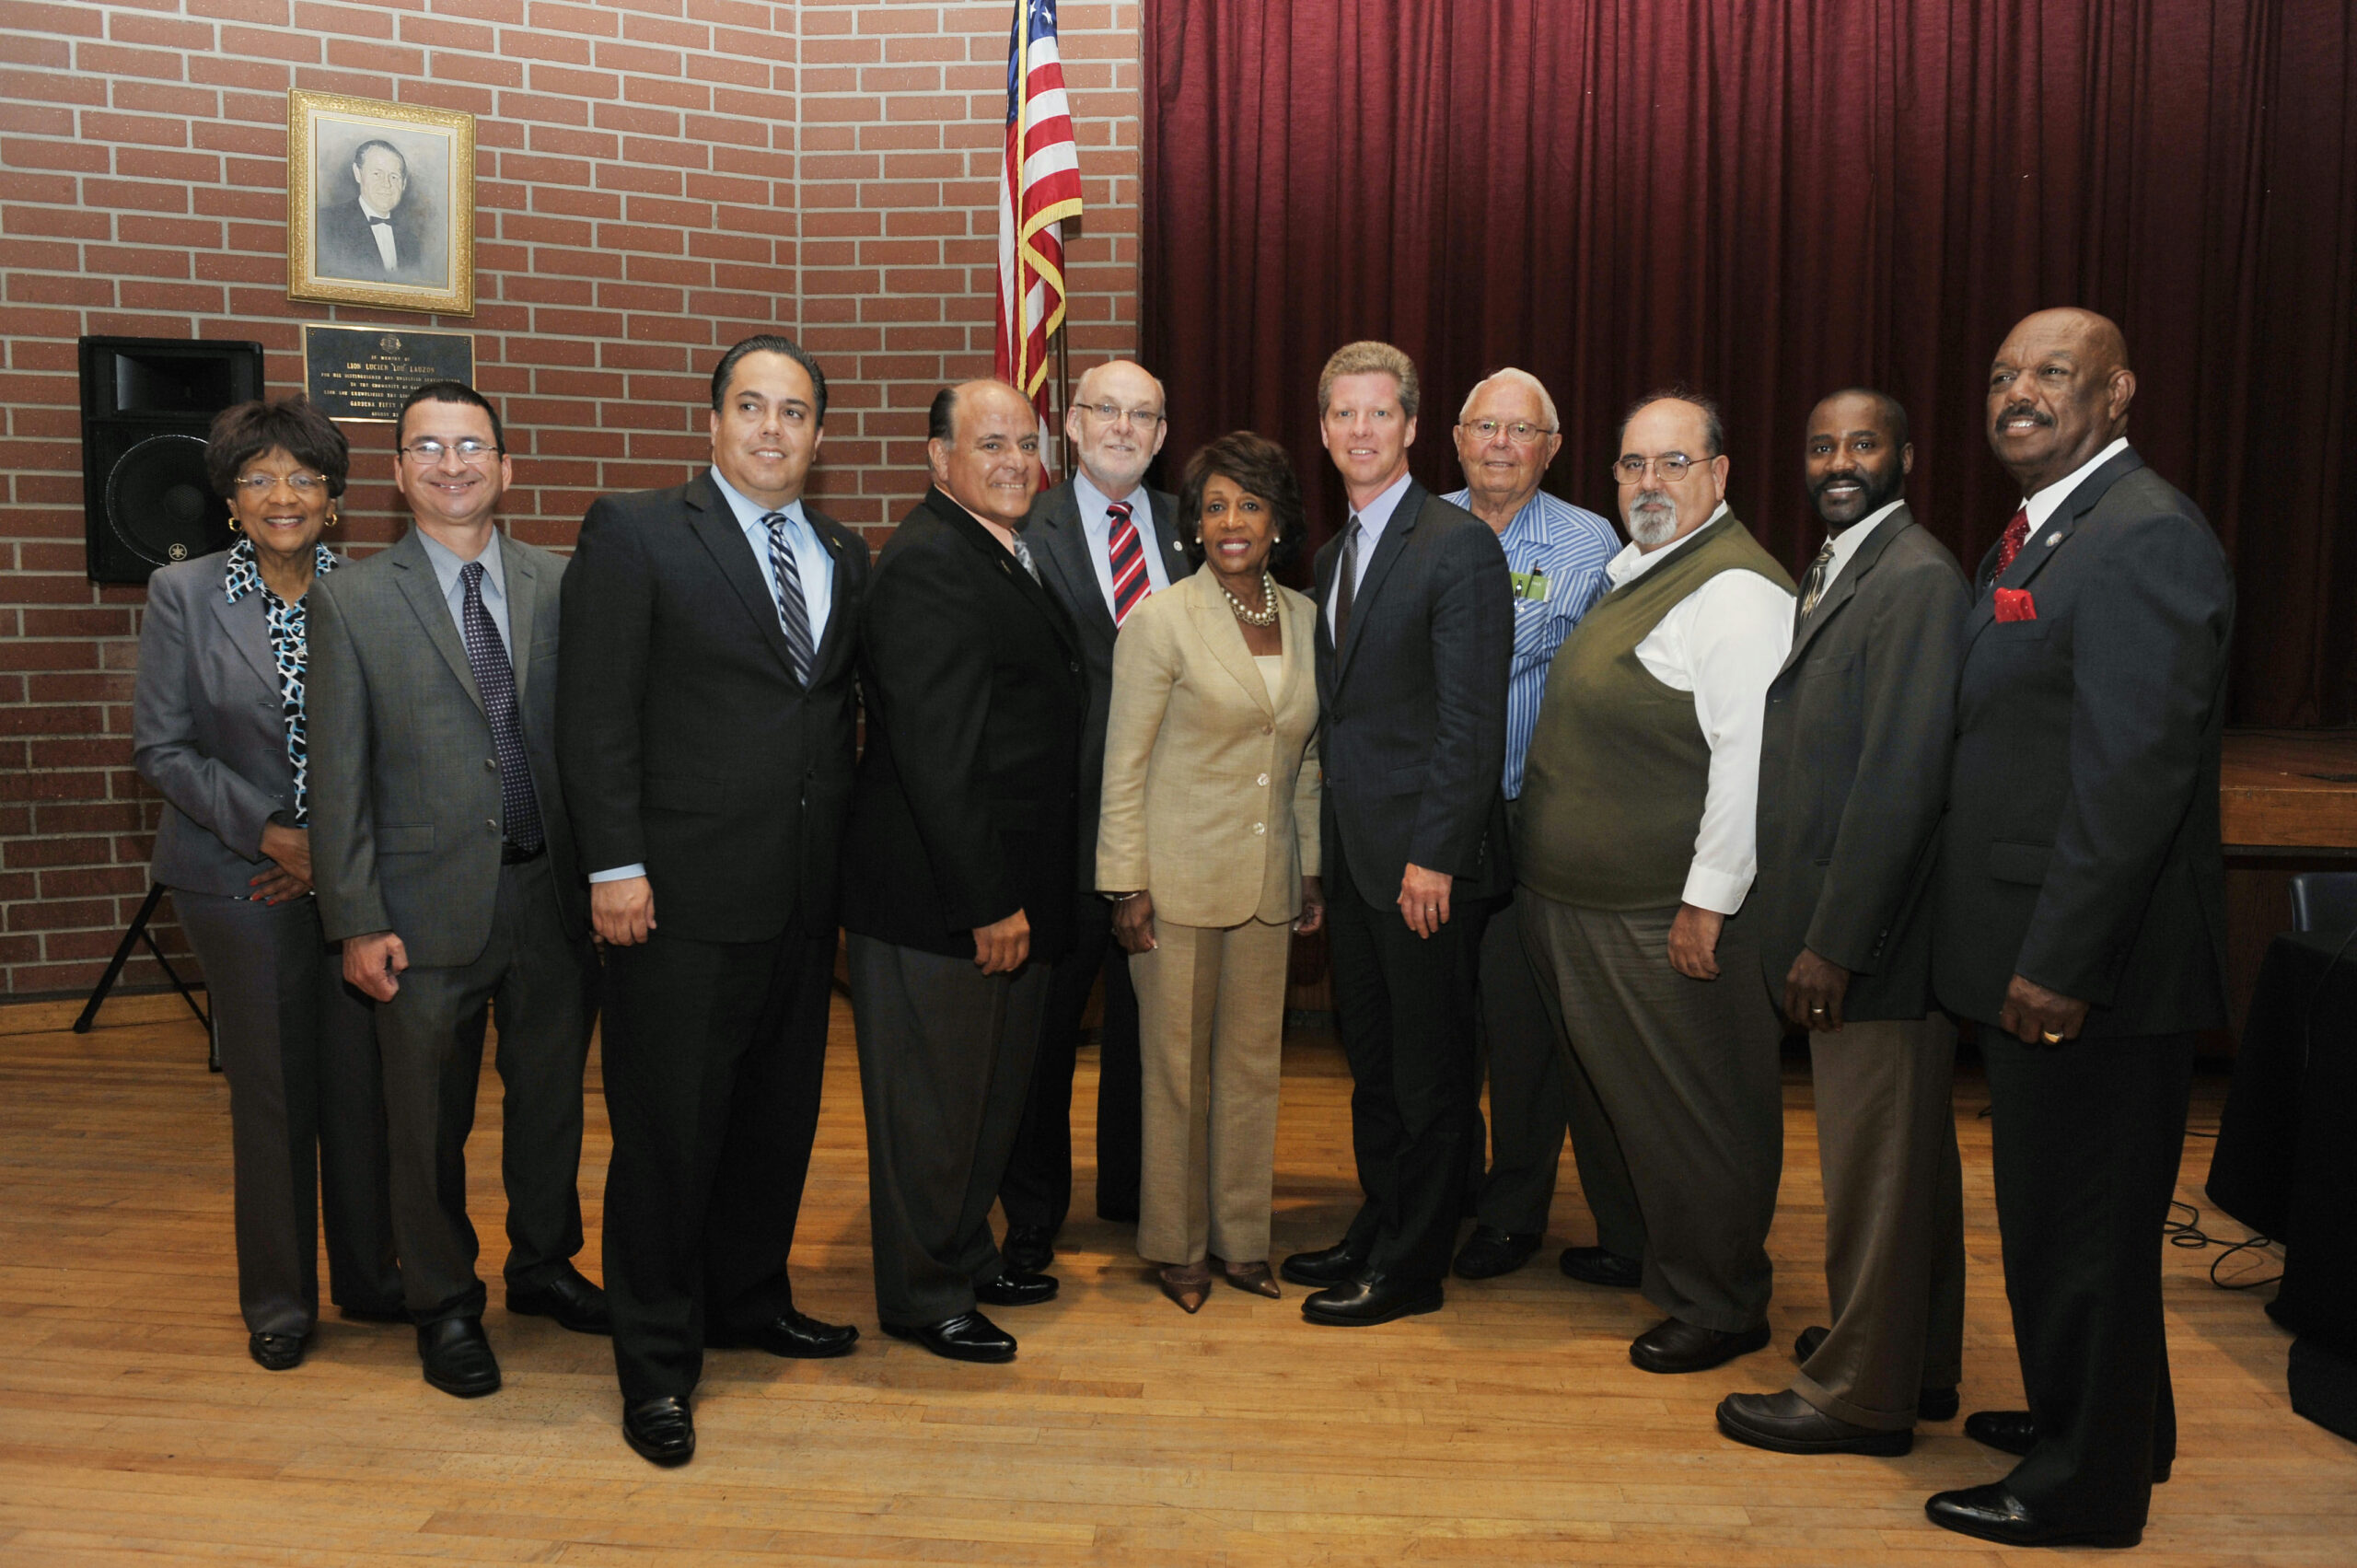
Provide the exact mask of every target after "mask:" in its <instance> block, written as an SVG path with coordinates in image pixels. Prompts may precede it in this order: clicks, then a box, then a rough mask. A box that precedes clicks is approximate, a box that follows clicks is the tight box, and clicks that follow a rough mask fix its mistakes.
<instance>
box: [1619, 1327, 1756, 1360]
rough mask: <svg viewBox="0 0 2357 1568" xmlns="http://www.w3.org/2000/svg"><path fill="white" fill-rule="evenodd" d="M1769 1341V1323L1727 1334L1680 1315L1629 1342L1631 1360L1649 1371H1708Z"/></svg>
mask: <svg viewBox="0 0 2357 1568" xmlns="http://www.w3.org/2000/svg"><path fill="white" fill-rule="evenodd" d="M1767 1342H1768V1325H1767V1324H1765V1323H1762V1324H1760V1325H1759V1327H1758V1328H1756V1329H1746V1330H1743V1331H1742V1332H1741V1333H1739V1334H1723V1333H1721V1332H1719V1331H1718V1330H1716V1329H1705V1328H1703V1327H1702V1326H1701V1324H1699V1323H1689V1322H1686V1321H1684V1320H1683V1319H1681V1318H1663V1319H1662V1320H1661V1321H1660V1322H1658V1323H1656V1324H1655V1325H1654V1326H1653V1327H1652V1328H1650V1329H1648V1330H1645V1331H1644V1332H1643V1333H1642V1334H1639V1335H1638V1336H1637V1337H1636V1339H1635V1340H1633V1341H1631V1342H1630V1345H1629V1359H1630V1360H1631V1361H1633V1362H1635V1363H1636V1364H1637V1365H1639V1366H1640V1367H1642V1368H1643V1369H1644V1370H1645V1371H1647V1372H1707V1371H1709V1370H1710V1369H1711V1368H1712V1367H1713V1366H1719V1365H1724V1364H1725V1363H1727V1362H1730V1361H1733V1360H1734V1359H1735V1358H1736V1356H1739V1355H1748V1354H1750V1353H1752V1352H1753V1351H1756V1350H1758V1349H1759V1348H1760V1347H1761V1346H1762V1345H1764V1344H1766V1343H1767Z"/></svg>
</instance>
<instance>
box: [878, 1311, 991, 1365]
mask: <svg viewBox="0 0 2357 1568" xmlns="http://www.w3.org/2000/svg"><path fill="white" fill-rule="evenodd" d="M884 1331H885V1332H886V1333H888V1334H889V1335H891V1336H892V1337H893V1338H894V1339H896V1340H906V1341H908V1342H910V1343H911V1344H912V1345H923V1347H924V1348H925V1349H927V1350H929V1351H931V1352H933V1353H934V1354H935V1355H944V1356H947V1357H948V1358H949V1359H950V1360H952V1361H987V1362H1000V1361H1013V1360H1014V1359H1015V1336H1014V1335H1013V1334H1010V1333H1008V1332H1007V1331H1006V1330H1004V1329H1002V1328H1000V1327H999V1326H998V1325H997V1324H995V1323H993V1322H992V1321H991V1320H990V1319H989V1318H985V1317H983V1316H982V1315H981V1313H979V1312H966V1313H961V1314H959V1315H958V1317H955V1318H944V1319H942V1320H941V1321H940V1322H938V1323H924V1324H921V1325H919V1326H918V1327H916V1328H913V1329H904V1328H901V1327H900V1325H899V1324H897V1323H887V1324H885V1325H884Z"/></svg>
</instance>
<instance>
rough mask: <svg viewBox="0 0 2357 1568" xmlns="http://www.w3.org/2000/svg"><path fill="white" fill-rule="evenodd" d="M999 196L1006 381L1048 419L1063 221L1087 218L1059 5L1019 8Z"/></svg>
mask: <svg viewBox="0 0 2357 1568" xmlns="http://www.w3.org/2000/svg"><path fill="white" fill-rule="evenodd" d="M1002 172H1003V174H1004V178H1003V179H1002V180H1001V181H1000V184H999V197H998V375H999V377H1000V378H1001V379H1003V380H1005V381H1010V382H1012V383H1014V384H1015V385H1016V386H1017V387H1019V388H1021V389H1023V392H1024V394H1025V395H1026V396H1027V397H1028V398H1029V399H1030V400H1031V402H1032V406H1033V407H1035V408H1037V409H1038V410H1039V414H1040V417H1041V418H1042V419H1044V418H1046V417H1047V412H1048V340H1049V338H1050V337H1051V336H1052V335H1053V334H1054V333H1055V331H1056V330H1057V329H1058V328H1060V327H1062V325H1063V322H1064V242H1063V228H1062V224H1063V220H1064V219H1065V218H1068V217H1078V216H1079V215H1080V150H1079V148H1078V146H1077V145H1075V144H1074V141H1073V136H1072V108H1071V105H1070V104H1068V103H1067V102H1066V101H1065V99H1064V68H1063V62H1062V58H1061V57H1060V56H1059V55H1058V54H1057V52H1056V0H1017V4H1016V16H1015V22H1014V25H1013V26H1012V27H1011V28H1010V29H1008V39H1007V50H1006V156H1005V158H1004V168H1003V171H1002Z"/></svg>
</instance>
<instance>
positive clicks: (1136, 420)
mask: <svg viewBox="0 0 2357 1568" xmlns="http://www.w3.org/2000/svg"><path fill="white" fill-rule="evenodd" d="M1080 406H1081V407H1082V408H1085V409H1086V410H1087V411H1088V412H1091V413H1093V414H1095V415H1096V416H1097V418H1099V419H1101V420H1103V421H1104V422H1105V423H1106V424H1120V423H1121V421H1123V420H1125V419H1126V420H1128V421H1129V422H1130V424H1131V427H1132V428H1133V429H1137V430H1151V429H1153V428H1154V427H1155V425H1157V424H1161V423H1162V415H1160V414H1158V413H1156V412H1155V411H1154V410H1152V409H1150V408H1123V407H1122V406H1121V405H1120V404H1119V403H1082V404H1081V405H1080Z"/></svg>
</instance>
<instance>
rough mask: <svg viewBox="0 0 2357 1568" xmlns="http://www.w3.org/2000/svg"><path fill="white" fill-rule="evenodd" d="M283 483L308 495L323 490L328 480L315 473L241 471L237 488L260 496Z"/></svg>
mask: <svg viewBox="0 0 2357 1568" xmlns="http://www.w3.org/2000/svg"><path fill="white" fill-rule="evenodd" d="M282 484H284V486H286V488H287V489H289V490H291V491H293V492H294V493H295V494H297V495H308V494H311V492H313V491H314V490H325V489H326V488H327V487H328V482H327V481H326V480H324V479H321V478H320V477H319V475H318V474H315V473H289V474H275V473H241V474H239V475H238V489H240V490H242V491H244V492H245V493H246V494H249V495H253V496H262V495H267V494H270V493H271V492H272V491H273V490H275V489H277V488H278V487H279V486H280V485H282Z"/></svg>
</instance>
